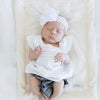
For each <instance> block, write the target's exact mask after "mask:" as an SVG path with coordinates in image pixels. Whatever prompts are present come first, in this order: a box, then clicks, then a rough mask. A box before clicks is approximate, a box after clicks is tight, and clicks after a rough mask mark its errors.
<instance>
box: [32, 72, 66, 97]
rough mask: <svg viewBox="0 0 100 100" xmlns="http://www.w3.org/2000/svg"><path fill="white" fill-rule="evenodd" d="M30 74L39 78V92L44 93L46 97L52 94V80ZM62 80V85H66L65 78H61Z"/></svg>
mask: <svg viewBox="0 0 100 100" xmlns="http://www.w3.org/2000/svg"><path fill="white" fill-rule="evenodd" d="M32 76H35V77H36V78H37V79H38V80H39V88H40V92H41V93H43V94H45V95H46V96H47V97H48V98H49V97H50V96H52V94H53V83H54V81H51V80H48V79H46V78H44V77H41V76H39V75H36V74H32ZM63 80H64V87H65V85H67V84H68V82H67V79H63Z"/></svg>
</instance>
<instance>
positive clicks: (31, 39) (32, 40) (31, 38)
mask: <svg viewBox="0 0 100 100" xmlns="http://www.w3.org/2000/svg"><path fill="white" fill-rule="evenodd" d="M26 40H27V42H28V45H29V46H31V47H33V46H34V47H36V46H38V45H41V35H28V36H27V37H26Z"/></svg>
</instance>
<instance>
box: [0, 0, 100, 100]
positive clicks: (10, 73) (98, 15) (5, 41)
mask: <svg viewBox="0 0 100 100" xmlns="http://www.w3.org/2000/svg"><path fill="white" fill-rule="evenodd" d="M12 19H14V16H13V10H12V1H11V0H0V100H18V97H17V87H16V83H17V82H16V76H17V72H16V71H17V70H16V66H17V65H16V62H17V61H16V56H17V55H16V42H15V40H16V38H15V29H14V22H13V21H12ZM95 29H96V30H95V31H96V37H97V39H96V41H97V53H98V73H100V71H99V70H100V68H99V66H100V62H99V61H100V52H99V51H100V0H95ZM99 84H100V75H99V74H98V100H99V98H100V96H99V94H100V85H99Z"/></svg>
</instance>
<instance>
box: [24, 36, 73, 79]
mask: <svg viewBox="0 0 100 100" xmlns="http://www.w3.org/2000/svg"><path fill="white" fill-rule="evenodd" d="M27 42H28V45H29V46H30V47H31V48H33V49H34V48H35V47H37V46H39V45H40V46H41V47H42V52H41V54H40V55H39V57H38V58H37V59H36V60H35V61H31V62H30V63H29V64H27V66H26V70H25V72H26V73H33V74H37V75H39V76H42V77H44V78H47V79H49V80H52V81H60V80H62V79H66V78H70V77H72V75H73V63H72V61H71V60H70V62H69V63H68V64H62V65H61V62H55V60H54V59H55V56H56V55H57V53H65V54H68V52H69V51H70V49H71V47H72V37H71V36H65V37H64V38H63V40H62V41H61V42H60V43H59V47H54V46H52V45H51V44H45V43H44V42H43V41H42V37H41V35H31V36H27Z"/></svg>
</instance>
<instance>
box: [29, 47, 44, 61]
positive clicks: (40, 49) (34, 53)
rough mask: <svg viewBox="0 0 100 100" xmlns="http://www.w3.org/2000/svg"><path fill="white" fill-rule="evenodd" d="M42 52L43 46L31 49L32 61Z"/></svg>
mask: <svg viewBox="0 0 100 100" xmlns="http://www.w3.org/2000/svg"><path fill="white" fill-rule="evenodd" d="M41 51H42V48H41V46H37V47H36V48H35V49H30V51H29V55H28V58H29V59H30V60H36V59H37V58H38V56H39V55H40V53H41Z"/></svg>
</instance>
